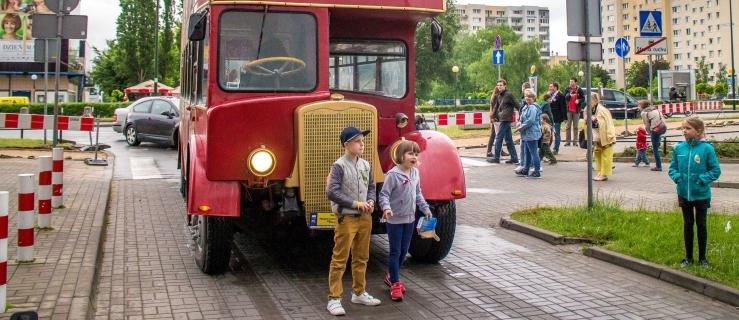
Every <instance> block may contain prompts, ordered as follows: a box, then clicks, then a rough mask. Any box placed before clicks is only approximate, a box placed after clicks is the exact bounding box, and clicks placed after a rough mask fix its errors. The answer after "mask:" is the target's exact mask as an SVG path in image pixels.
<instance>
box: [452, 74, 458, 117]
mask: <svg viewBox="0 0 739 320" xmlns="http://www.w3.org/2000/svg"><path fill="white" fill-rule="evenodd" d="M452 72H453V73H454V106H455V107H456V106H457V96H458V95H459V67H458V66H457V65H456V64H455V65H454V66H453V67H452Z"/></svg>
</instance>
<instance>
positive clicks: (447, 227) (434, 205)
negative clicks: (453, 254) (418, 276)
mask: <svg viewBox="0 0 739 320" xmlns="http://www.w3.org/2000/svg"><path fill="white" fill-rule="evenodd" d="M429 205H430V206H431V212H432V213H433V215H434V217H436V219H437V221H436V235H438V236H439V238H440V241H436V240H434V239H423V238H421V237H420V236H419V235H418V233H417V232H413V239H411V246H410V248H409V249H408V252H410V254H411V256H413V259H414V260H417V261H420V262H425V263H437V262H439V261H440V260H442V259H444V258H445V257H446V256H447V254H449V250H451V248H452V243H453V242H454V232H455V230H456V229H457V206H456V204H455V203H454V200H450V201H442V202H429Z"/></svg>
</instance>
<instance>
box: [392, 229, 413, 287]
mask: <svg viewBox="0 0 739 320" xmlns="http://www.w3.org/2000/svg"><path fill="white" fill-rule="evenodd" d="M414 226H415V224H414V223H413V222H411V223H399V224H393V223H388V224H387V240H388V242H390V255H389V256H388V257H387V269H388V272H390V282H392V283H396V282H398V281H400V266H401V265H402V264H403V260H405V256H406V255H407V254H408V247H409V246H410V245H411V237H413V229H414Z"/></svg>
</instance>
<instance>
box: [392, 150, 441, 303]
mask: <svg viewBox="0 0 739 320" xmlns="http://www.w3.org/2000/svg"><path fill="white" fill-rule="evenodd" d="M418 152H420V148H419V147H418V144H417V143H415V142H414V141H408V140H404V141H402V142H400V143H399V144H398V146H397V147H396V148H395V150H393V152H392V155H391V156H392V158H393V162H395V163H396V166H395V167H393V168H392V169H390V171H388V173H387V175H386V176H385V182H384V184H383V185H382V191H380V199H379V202H380V207H381V208H382V212H383V214H382V218H383V219H385V220H386V221H387V238H388V242H389V243H390V254H389V256H388V262H387V264H388V271H389V272H388V274H386V275H385V283H386V284H387V285H389V286H390V298H391V299H392V300H394V301H400V300H403V293H405V286H404V285H403V283H402V282H401V281H400V266H401V265H402V264H403V260H404V259H405V256H406V254H408V247H409V246H410V243H411V238H412V237H413V229H414V224H415V221H416V207H418V209H419V210H420V211H421V212H423V213H424V214H425V215H426V216H427V217H431V210H430V209H429V205H428V203H426V200H425V199H424V198H423V195H422V194H421V179H420V177H419V174H418V169H417V168H416V165H417V164H418Z"/></svg>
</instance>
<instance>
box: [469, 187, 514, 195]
mask: <svg viewBox="0 0 739 320" xmlns="http://www.w3.org/2000/svg"><path fill="white" fill-rule="evenodd" d="M467 193H482V194H504V193H508V192H506V191H504V190H497V189H488V188H467Z"/></svg>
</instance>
